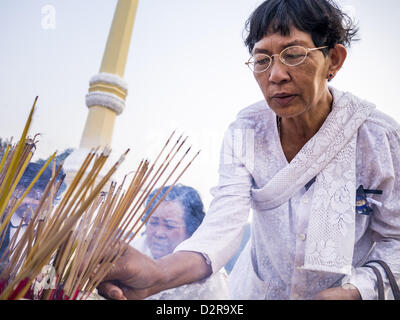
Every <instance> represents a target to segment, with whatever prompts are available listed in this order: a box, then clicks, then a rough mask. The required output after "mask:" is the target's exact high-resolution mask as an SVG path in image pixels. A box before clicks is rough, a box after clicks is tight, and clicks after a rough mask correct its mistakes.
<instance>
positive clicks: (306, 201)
mask: <svg viewBox="0 0 400 320" xmlns="http://www.w3.org/2000/svg"><path fill="white" fill-rule="evenodd" d="M331 91H332V93H333V96H334V100H335V98H336V97H337V96H338V94H339V93H340V92H339V91H338V90H335V89H333V88H331ZM356 143H357V144H356V164H355V168H356V187H358V186H361V185H362V186H363V187H364V189H373V190H381V191H382V192H383V193H382V195H374V194H372V195H368V197H369V198H370V199H369V203H368V207H370V208H371V209H373V212H372V213H370V214H369V215H364V214H361V213H358V212H356V211H355V212H354V215H355V237H354V239H355V240H354V243H353V244H350V245H354V254H353V259H352V261H353V263H352V269H351V274H350V275H345V276H344V275H343V274H338V273H331V272H321V271H311V270H308V269H305V268H304V255H305V242H306V240H307V237H308V235H309V230H308V224H309V220H310V203H311V200H312V195H313V188H314V184H312V181H311V182H310V184H308V185H307V186H304V187H303V188H301V189H300V190H298V192H297V193H296V194H294V196H292V197H291V198H290V199H289V201H287V202H286V203H284V204H283V205H281V206H279V207H277V208H275V209H274V210H270V211H268V212H262V211H261V210H257V209H254V211H253V221H252V226H251V230H252V235H251V241H249V243H248V245H247V247H246V248H245V249H244V251H243V252H242V254H241V256H240V257H239V259H238V261H237V263H236V265H235V267H234V269H233V271H232V273H231V274H230V297H231V298H232V299H280V300H285V299H311V298H312V297H313V296H314V295H315V294H317V293H318V292H320V291H322V290H324V289H327V288H330V287H334V286H340V285H341V284H345V283H350V284H353V285H354V286H356V287H357V288H358V289H359V291H360V293H361V296H362V298H363V299H366V300H368V299H376V298H377V290H376V276H375V274H374V273H373V271H372V270H371V269H369V268H366V267H361V266H362V265H363V263H364V262H365V261H368V260H384V261H386V262H387V263H388V264H389V265H390V267H391V269H392V271H393V272H394V273H395V276H396V277H397V279H399V276H400V126H399V125H398V124H397V123H396V122H395V121H394V120H393V119H392V118H390V117H389V116H387V115H385V114H383V113H382V112H379V111H377V110H374V111H373V112H372V114H370V115H369V116H368V118H367V120H366V121H365V122H364V123H363V124H362V125H361V127H360V128H359V129H358V135H357V140H356ZM287 165H288V162H287V160H286V158H285V156H284V153H283V150H282V147H281V144H280V139H279V135H278V132H277V125H276V115H275V114H274V112H273V111H272V110H271V109H270V108H269V107H268V106H267V105H266V102H265V101H261V102H258V103H256V104H254V105H252V106H250V107H248V108H246V109H244V110H242V111H241V112H240V113H239V115H238V117H237V119H236V121H234V122H233V123H232V124H231V125H230V127H229V130H228V131H227V134H226V135H225V138H224V143H223V147H222V151H221V159H220V169H219V175H220V178H219V184H218V186H217V187H215V188H213V189H212V190H211V193H212V194H213V196H214V199H213V201H212V203H211V205H210V208H209V210H208V212H207V214H206V217H205V219H204V221H203V224H202V225H201V226H200V228H199V229H198V230H197V231H196V232H195V234H194V235H193V236H192V237H191V238H190V239H188V240H187V241H184V242H183V243H182V244H181V245H179V246H178V247H177V248H176V251H179V250H189V251H196V252H200V253H202V254H203V255H204V256H205V257H207V259H208V261H209V263H211V266H212V269H213V271H214V272H217V271H218V270H220V269H221V268H222V267H223V266H224V265H225V264H226V262H227V261H228V260H229V259H230V257H231V256H232V255H233V254H234V253H235V251H236V250H237V249H238V247H239V244H240V241H241V237H242V234H243V230H244V227H245V225H246V223H247V221H248V217H249V213H250V210H251V207H252V205H253V200H254V199H252V193H251V190H252V188H255V187H256V188H262V187H263V186H264V185H266V184H267V182H268V181H269V180H270V179H271V178H272V177H273V176H274V175H275V174H276V173H277V172H279V171H280V170H281V169H282V168H284V167H285V166H287ZM335 174H336V175H337V177H340V175H341V174H343V173H342V172H336V173H335ZM355 203H356V199H354V204H355ZM253 207H254V206H253ZM337 220H338V221H335V223H338V224H340V223H346V221H339V220H340V217H339V218H337ZM317 249H318V248H317ZM324 249H326V248H324ZM378 269H379V267H378ZM382 271H383V270H382ZM383 274H384V273H383ZM384 279H385V282H386V286H387V285H388V283H387V281H386V280H387V279H386V277H384ZM386 288H387V287H386Z"/></svg>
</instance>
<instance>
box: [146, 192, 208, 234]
mask: <svg viewBox="0 0 400 320" xmlns="http://www.w3.org/2000/svg"><path fill="white" fill-rule="evenodd" d="M168 189H169V186H167V187H164V188H162V190H161V192H160V193H159V194H158V196H157V197H156V199H155V201H153V203H152V205H151V206H150V208H149V209H148V210H147V211H146V213H145V215H144V218H143V219H145V218H146V217H147V216H148V214H149V213H150V212H151V210H152V209H153V208H154V206H155V205H156V204H157V202H158V201H159V200H160V199H161V198H162V197H163V195H164V194H165V193H166V192H167V190H168ZM158 190H159V189H156V190H154V191H153V192H151V193H150V195H149V196H148V198H147V200H146V206H147V205H148V204H149V203H150V201H151V199H152V198H153V197H154V195H155V194H156V193H157V192H158ZM164 201H176V202H179V203H180V204H181V205H182V207H183V210H184V215H183V219H184V222H185V226H186V232H187V234H188V235H189V236H191V235H192V234H193V233H194V232H195V231H196V230H197V228H198V227H199V226H200V224H201V223H202V221H203V219H204V216H205V213H204V205H203V202H202V201H201V198H200V195H199V193H198V192H197V191H196V190H195V189H193V188H192V187H188V186H184V185H182V184H177V185H175V186H173V187H172V189H171V191H170V192H169V193H168V194H167V196H166V197H165V199H164Z"/></svg>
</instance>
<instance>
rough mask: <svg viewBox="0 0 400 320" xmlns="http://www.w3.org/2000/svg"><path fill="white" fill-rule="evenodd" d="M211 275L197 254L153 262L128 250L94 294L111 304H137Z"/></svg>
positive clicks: (208, 266) (209, 269)
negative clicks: (130, 301)
mask: <svg viewBox="0 0 400 320" xmlns="http://www.w3.org/2000/svg"><path fill="white" fill-rule="evenodd" d="M211 273H212V270H211V266H210V265H208V264H207V263H206V262H205V260H204V257H203V256H202V255H201V254H198V253H197V252H191V251H179V252H176V253H173V254H170V255H167V256H165V257H162V258H160V259H158V260H153V259H151V258H150V257H148V256H146V255H144V254H142V253H140V252H139V251H138V250H136V249H133V248H132V247H128V248H127V249H126V251H125V252H124V254H123V255H122V256H121V257H120V258H119V259H118V260H117V261H116V263H115V265H114V267H113V268H112V269H111V271H110V272H109V273H108V274H107V276H106V277H105V278H104V280H103V282H102V283H101V284H100V285H99V287H98V291H99V293H100V294H102V295H103V296H105V297H108V298H111V299H114V300H127V299H128V300H139V299H144V298H147V297H149V296H151V295H153V294H156V293H158V292H160V291H163V290H166V289H170V288H175V287H178V286H181V285H183V284H187V283H192V282H194V281H198V280H202V279H204V278H205V277H207V276H209V275H211Z"/></svg>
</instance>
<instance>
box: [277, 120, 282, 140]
mask: <svg viewBox="0 0 400 320" xmlns="http://www.w3.org/2000/svg"><path fill="white" fill-rule="evenodd" d="M276 125H277V127H278V135H279V138H282V137H281V129H282V117H280V116H276Z"/></svg>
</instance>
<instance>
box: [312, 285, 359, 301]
mask: <svg viewBox="0 0 400 320" xmlns="http://www.w3.org/2000/svg"><path fill="white" fill-rule="evenodd" d="M314 300H361V294H360V291H358V289H357V288H356V287H354V286H352V285H349V286H345V287H337V288H330V289H326V290H323V291H321V292H320V293H318V294H317V295H316V296H315V297H314Z"/></svg>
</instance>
